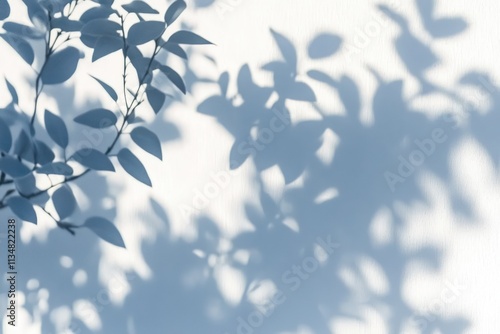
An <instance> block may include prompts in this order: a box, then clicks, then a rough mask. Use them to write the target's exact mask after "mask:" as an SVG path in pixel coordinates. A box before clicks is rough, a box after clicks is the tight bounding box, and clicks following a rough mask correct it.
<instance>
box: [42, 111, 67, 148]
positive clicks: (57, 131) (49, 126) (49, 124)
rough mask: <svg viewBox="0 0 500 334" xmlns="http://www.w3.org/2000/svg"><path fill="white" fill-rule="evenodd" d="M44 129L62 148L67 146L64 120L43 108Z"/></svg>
mask: <svg viewBox="0 0 500 334" xmlns="http://www.w3.org/2000/svg"><path fill="white" fill-rule="evenodd" d="M45 129H46V130H47V133H48V134H49V136H50V138H52V140H53V141H54V142H55V143H56V144H57V145H59V146H60V147H62V148H66V147H67V146H68V129H67V128H66V124H64V121H63V120H62V119H61V118H60V117H59V116H57V115H55V114H53V113H51V112H50V111H48V110H45Z"/></svg>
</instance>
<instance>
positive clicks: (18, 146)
mask: <svg viewBox="0 0 500 334" xmlns="http://www.w3.org/2000/svg"><path fill="white" fill-rule="evenodd" d="M14 153H15V154H16V155H18V156H20V157H21V158H22V159H24V160H26V161H29V162H33V163H34V162H35V150H34V148H33V143H32V141H31V138H30V137H29V136H28V135H27V134H26V131H24V130H23V131H21V132H20V133H19V137H17V140H16V143H15V144H14Z"/></svg>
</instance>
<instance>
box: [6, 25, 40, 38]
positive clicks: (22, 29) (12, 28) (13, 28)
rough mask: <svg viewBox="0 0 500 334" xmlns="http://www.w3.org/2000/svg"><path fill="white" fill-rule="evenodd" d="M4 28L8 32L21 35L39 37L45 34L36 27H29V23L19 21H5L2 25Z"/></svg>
mask: <svg viewBox="0 0 500 334" xmlns="http://www.w3.org/2000/svg"><path fill="white" fill-rule="evenodd" d="M2 28H3V29H4V30H5V31H7V32H10V33H13V34H16V35H19V36H20V37H28V38H34V39H38V38H42V37H43V36H44V33H43V32H41V31H36V30H35V29H33V28H31V27H28V26H27V25H24V24H21V23H17V22H5V23H4V24H3V25H2Z"/></svg>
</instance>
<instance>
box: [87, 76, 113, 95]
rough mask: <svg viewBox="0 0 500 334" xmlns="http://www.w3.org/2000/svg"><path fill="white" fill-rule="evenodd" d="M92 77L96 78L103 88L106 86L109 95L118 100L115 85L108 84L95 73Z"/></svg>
mask: <svg viewBox="0 0 500 334" xmlns="http://www.w3.org/2000/svg"><path fill="white" fill-rule="evenodd" d="M91 77H92V78H94V79H95V80H96V81H97V82H98V83H99V84H100V85H101V86H102V88H104V90H105V91H106V93H108V95H109V96H110V97H111V98H112V99H113V100H115V101H118V94H116V91H115V90H114V89H113V87H111V86H110V85H108V84H107V83H105V82H104V81H102V80H99V79H97V78H96V77H94V76H93V75H91Z"/></svg>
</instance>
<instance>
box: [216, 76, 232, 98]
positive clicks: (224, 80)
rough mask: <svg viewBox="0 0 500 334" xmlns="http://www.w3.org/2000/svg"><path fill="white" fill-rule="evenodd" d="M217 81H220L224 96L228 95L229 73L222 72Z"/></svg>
mask: <svg viewBox="0 0 500 334" xmlns="http://www.w3.org/2000/svg"><path fill="white" fill-rule="evenodd" d="M217 82H218V83H219V87H220V91H221V93H222V96H226V95H227V87H228V86H229V73H227V72H224V73H222V74H221V75H220V77H219V80H218V81H217Z"/></svg>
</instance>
